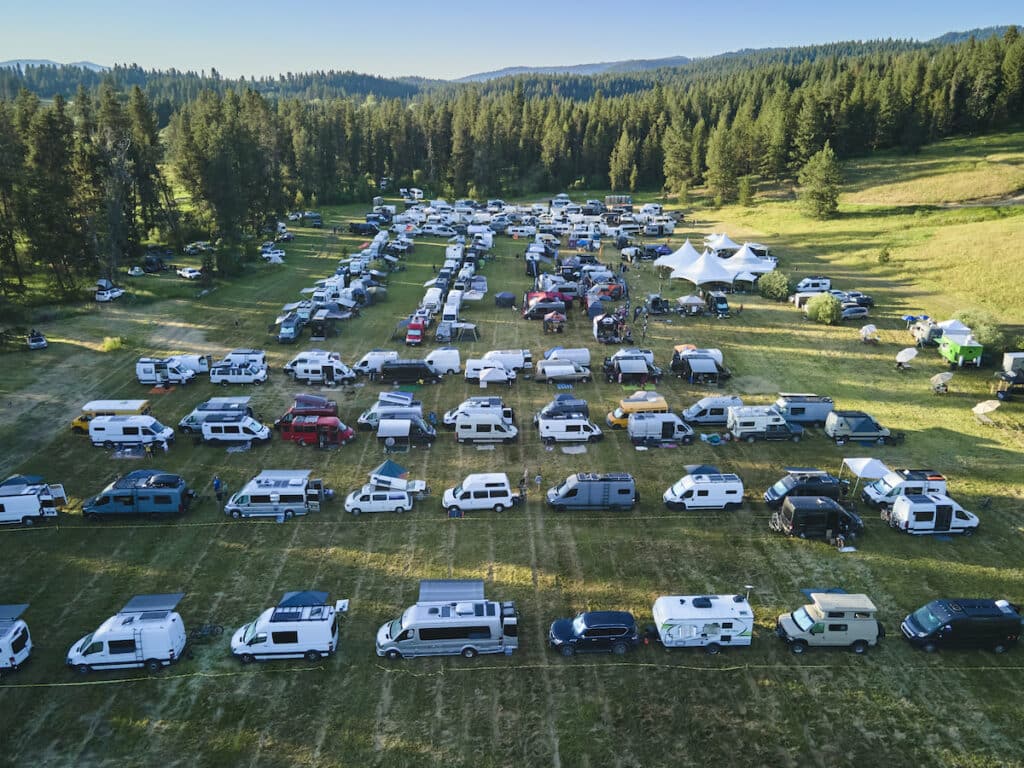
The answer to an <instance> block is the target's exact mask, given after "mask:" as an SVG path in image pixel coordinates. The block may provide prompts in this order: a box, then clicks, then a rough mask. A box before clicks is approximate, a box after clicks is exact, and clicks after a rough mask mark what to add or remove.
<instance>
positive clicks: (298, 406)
mask: <svg viewBox="0 0 1024 768" xmlns="http://www.w3.org/2000/svg"><path fill="white" fill-rule="evenodd" d="M337 415H338V403H337V402H336V401H335V400H328V399H327V398H326V397H321V396H320V395H308V394H299V395H295V402H293V403H292V405H291V407H290V408H288V410H287V411H285V412H284V415H283V416H281V418H280V419H277V420H276V421H275V422H274V429H281V427H282V426H283V425H285V424H287V423H288V422H290V421H291V420H292V419H294V418H296V417H298V416H337Z"/></svg>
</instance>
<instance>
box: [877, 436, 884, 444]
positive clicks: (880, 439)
mask: <svg viewBox="0 0 1024 768" xmlns="http://www.w3.org/2000/svg"><path fill="white" fill-rule="evenodd" d="M877 442H878V444H879V445H885V438H884V437H880V438H878V440H877Z"/></svg>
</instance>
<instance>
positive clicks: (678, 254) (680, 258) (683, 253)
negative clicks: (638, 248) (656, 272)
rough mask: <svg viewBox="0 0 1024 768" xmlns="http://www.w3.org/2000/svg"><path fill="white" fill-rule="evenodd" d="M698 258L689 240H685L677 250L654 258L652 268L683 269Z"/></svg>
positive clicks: (698, 255)
mask: <svg viewBox="0 0 1024 768" xmlns="http://www.w3.org/2000/svg"><path fill="white" fill-rule="evenodd" d="M699 258H700V254H699V253H698V252H697V249H696V248H694V247H693V244H692V243H691V242H690V238H686V242H684V243H683V244H682V245H681V246H680V247H679V248H678V249H677V250H675V251H673V252H672V253H669V254H666V255H664V256H659V257H658V258H656V259H655V260H654V266H656V267H670V268H672V269H679V268H680V267H685V266H686V265H687V264H692V263H693V262H695V261H696V260H697V259H699Z"/></svg>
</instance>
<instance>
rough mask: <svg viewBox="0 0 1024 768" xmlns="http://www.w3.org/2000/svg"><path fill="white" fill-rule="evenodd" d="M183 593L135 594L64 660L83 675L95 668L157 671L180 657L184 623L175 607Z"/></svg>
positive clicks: (69, 651)
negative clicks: (143, 668)
mask: <svg viewBox="0 0 1024 768" xmlns="http://www.w3.org/2000/svg"><path fill="white" fill-rule="evenodd" d="M184 596H185V595H184V593H178V594H171V595H136V596H135V597H133V598H132V599H131V600H129V601H128V603H127V604H126V605H125V606H124V608H122V609H121V610H120V611H119V612H118V613H117V615H116V616H111V617H110V618H109V619H107V620H106V621H104V622H103V623H102V624H100V626H99V627H98V628H97V629H96V630H95V631H93V632H90V633H89V634H88V635H86V636H85V637H83V638H82V639H81V640H78V641H77V642H76V643H75V644H74V645H72V646H71V648H70V649H69V650H68V655H67V659H66V663H67V665H68V666H69V667H71V668H72V669H74V670H76V671H78V672H80V673H81V674H83V675H85V674H88V673H89V672H92V671H93V670H97V669H141V668H142V667H145V668H146V669H148V670H149V671H150V672H156V671H158V670H159V669H160V668H161V667H166V666H168V665H170V664H174V663H175V662H176V661H178V660H179V659H181V652H182V651H183V650H184V649H185V625H184V624H183V623H182V621H181V616H179V615H178V614H177V612H175V610H174V609H175V608H176V607H177V606H178V603H179V602H181V599H182V598H183V597H184Z"/></svg>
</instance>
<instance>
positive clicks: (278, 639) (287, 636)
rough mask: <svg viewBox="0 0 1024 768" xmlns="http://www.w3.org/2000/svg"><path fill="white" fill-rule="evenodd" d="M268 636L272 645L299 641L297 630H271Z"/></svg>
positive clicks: (291, 643)
mask: <svg viewBox="0 0 1024 768" xmlns="http://www.w3.org/2000/svg"><path fill="white" fill-rule="evenodd" d="M270 637H271V640H272V641H273V643H274V645H294V644H295V643H297V642H299V633H298V632H271V634H270Z"/></svg>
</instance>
